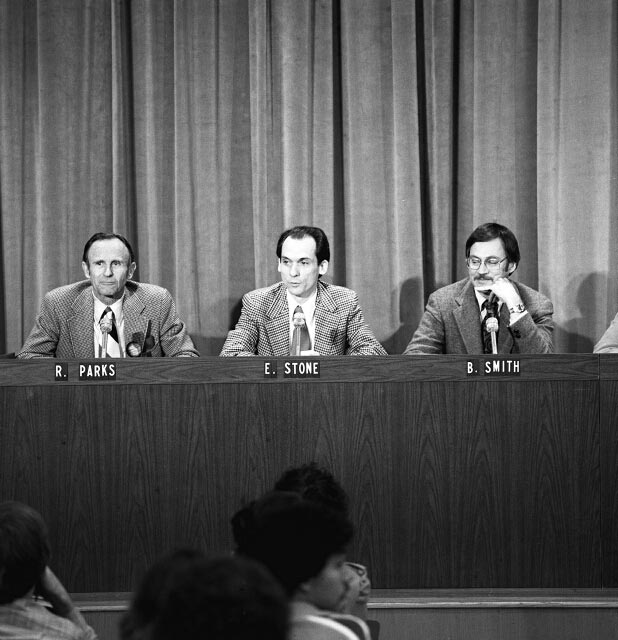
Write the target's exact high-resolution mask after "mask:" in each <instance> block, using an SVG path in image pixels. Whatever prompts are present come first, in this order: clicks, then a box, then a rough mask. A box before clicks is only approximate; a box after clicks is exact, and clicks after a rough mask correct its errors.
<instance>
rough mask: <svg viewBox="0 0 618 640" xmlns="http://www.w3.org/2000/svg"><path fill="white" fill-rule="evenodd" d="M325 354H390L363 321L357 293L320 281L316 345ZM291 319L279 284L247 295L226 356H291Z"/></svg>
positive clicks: (228, 342) (229, 339)
mask: <svg viewBox="0 0 618 640" xmlns="http://www.w3.org/2000/svg"><path fill="white" fill-rule="evenodd" d="M313 350H314V351H317V352H318V353H319V354H320V355H322V356H341V355H386V351H385V350H384V348H383V347H382V345H381V344H380V343H379V342H378V341H377V340H376V338H375V336H374V335H373V333H372V332H371V329H370V328H369V326H368V325H367V323H366V322H365V320H364V319H363V312H362V311H361V308H360V307H359V305H358V298H357V296H356V293H354V291H352V290H351V289H346V288H344V287H337V286H335V285H333V284H328V283H325V282H322V281H321V280H319V281H318V292H317V298H316V302H315V344H314V345H313ZM289 352H290V319H289V312H288V301H287V296H286V288H285V285H284V284H283V282H278V283H277V284H274V285H272V286H270V287H265V288H264V289H256V290H255V291H250V292H249V293H247V294H245V295H244V296H243V299H242V312H241V314H240V319H239V320H238V324H237V325H236V327H235V328H234V329H232V330H231V331H230V332H229V333H228V335H227V339H226V340H225V344H224V345H223V349H222V350H221V353H220V354H219V355H221V356H255V355H258V356H287V355H289Z"/></svg>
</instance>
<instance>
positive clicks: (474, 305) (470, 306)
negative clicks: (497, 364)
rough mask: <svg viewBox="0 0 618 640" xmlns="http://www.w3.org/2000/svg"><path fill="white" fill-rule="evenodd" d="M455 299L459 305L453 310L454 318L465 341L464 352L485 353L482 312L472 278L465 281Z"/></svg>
mask: <svg viewBox="0 0 618 640" xmlns="http://www.w3.org/2000/svg"><path fill="white" fill-rule="evenodd" d="M455 301H456V302H457V304H458V305H459V307H458V308H457V309H455V311H453V318H454V319H455V322H456V323H457V327H458V328H459V333H460V335H461V339H462V340H463V343H464V347H465V351H464V353H483V342H482V340H481V314H480V311H479V305H478V302H477V300H476V295H475V293H474V287H473V286H472V283H471V282H470V280H466V281H465V282H464V283H463V286H462V288H461V289H460V292H459V295H457V296H455Z"/></svg>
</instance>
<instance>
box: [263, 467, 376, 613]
mask: <svg viewBox="0 0 618 640" xmlns="http://www.w3.org/2000/svg"><path fill="white" fill-rule="evenodd" d="M274 490H275V491H291V492H294V493H297V494H298V495H299V496H300V497H301V498H302V499H303V500H308V501H310V502H315V503H317V504H320V505H322V506H323V507H327V508H329V509H334V510H335V511H337V512H338V513H340V514H341V515H342V516H344V517H345V518H347V517H348V496H347V495H346V492H345V491H344V490H343V487H342V486H341V485H340V484H339V483H338V482H337V480H336V479H335V477H334V476H333V474H332V473H331V472H330V471H328V470H327V469H324V468H322V467H319V466H318V465H317V463H315V462H310V463H308V464H303V465H301V466H300V467H292V468H290V469H287V470H286V471H284V472H283V474H282V475H281V477H280V478H279V479H278V480H277V482H275V486H274ZM344 570H345V572H346V580H347V583H348V591H347V595H346V598H345V600H344V601H343V602H342V603H341V608H340V611H341V612H342V613H351V614H353V615H355V616H358V617H359V618H362V619H363V620H366V619H367V603H368V602H369V596H370V594H371V582H370V580H369V575H368V573H367V569H366V567H365V566H364V565H362V564H358V563H356V562H350V561H346V563H345V565H344Z"/></svg>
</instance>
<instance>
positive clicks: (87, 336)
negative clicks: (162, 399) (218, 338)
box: [17, 280, 199, 360]
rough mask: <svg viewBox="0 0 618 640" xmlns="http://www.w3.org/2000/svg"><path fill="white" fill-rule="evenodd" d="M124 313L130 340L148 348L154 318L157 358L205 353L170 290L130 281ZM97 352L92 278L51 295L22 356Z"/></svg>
mask: <svg viewBox="0 0 618 640" xmlns="http://www.w3.org/2000/svg"><path fill="white" fill-rule="evenodd" d="M122 313H123V316H124V337H125V342H126V344H129V343H130V342H137V343H138V344H139V345H140V346H141V347H143V344H144V340H145V338H146V337H147V336H146V332H147V329H148V321H149V320H150V333H149V335H150V336H152V338H154V348H153V349H152V351H151V355H152V356H154V357H157V356H159V357H160V356H188V357H197V356H199V353H198V352H197V351H196V349H195V347H194V345H193V341H192V340H191V338H190V336H189V334H188V333H187V330H186V328H185V325H184V324H183V322H182V321H181V320H180V318H179V317H178V315H177V314H176V306H175V305H174V301H173V299H172V296H171V295H170V293H169V291H167V290H166V289H163V288H162V287H157V286H156V285H153V284H143V283H138V282H133V281H131V280H130V281H129V282H127V284H126V286H125V297H124V302H123V304H122ZM94 356H95V354H94V297H93V295H92V285H91V284H90V280H82V281H81V282H76V283H74V284H69V285H66V286H64V287H58V288H57V289H53V290H52V291H50V292H49V293H47V294H46V295H45V297H44V298H43V303H42V304H41V310H40V312H39V315H38V316H37V319H36V321H35V324H34V327H33V329H32V331H31V332H30V335H29V336H28V338H27V339H26V342H25V343H24V346H23V347H22V349H21V351H20V352H19V353H18V354H17V357H18V358H54V357H56V358H66V359H68V360H71V359H79V358H94Z"/></svg>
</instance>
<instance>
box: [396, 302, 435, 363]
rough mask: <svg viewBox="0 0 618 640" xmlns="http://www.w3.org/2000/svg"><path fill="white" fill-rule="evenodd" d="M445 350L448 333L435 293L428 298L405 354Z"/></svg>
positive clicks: (431, 352)
mask: <svg viewBox="0 0 618 640" xmlns="http://www.w3.org/2000/svg"><path fill="white" fill-rule="evenodd" d="M445 352H446V335H445V330H444V321H443V320H442V312H441V311H440V308H439V307H438V305H437V304H436V299H435V296H434V294H431V295H430V296H429V300H427V306H426V307H425V312H424V313H423V317H422V318H421V321H420V323H419V325H418V328H417V329H416V331H415V332H414V335H413V336H412V340H410V342H409V343H408V346H407V347H406V350H405V351H404V352H403V354H404V355H406V356H408V355H411V354H414V353H424V354H433V353H445Z"/></svg>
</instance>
